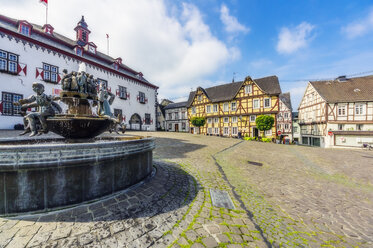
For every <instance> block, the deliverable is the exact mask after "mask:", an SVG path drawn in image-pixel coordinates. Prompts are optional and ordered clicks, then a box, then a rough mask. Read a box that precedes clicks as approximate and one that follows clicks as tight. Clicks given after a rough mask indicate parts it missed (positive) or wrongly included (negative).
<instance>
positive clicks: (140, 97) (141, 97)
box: [139, 91, 145, 103]
mask: <svg viewBox="0 0 373 248" xmlns="http://www.w3.org/2000/svg"><path fill="white" fill-rule="evenodd" d="M139 102H140V103H145V93H144V92H141V91H139Z"/></svg>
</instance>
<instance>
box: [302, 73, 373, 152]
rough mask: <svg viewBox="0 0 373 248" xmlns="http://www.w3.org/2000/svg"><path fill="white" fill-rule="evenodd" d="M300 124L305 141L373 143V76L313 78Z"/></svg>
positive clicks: (331, 144)
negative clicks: (329, 78)
mask: <svg viewBox="0 0 373 248" xmlns="http://www.w3.org/2000/svg"><path fill="white" fill-rule="evenodd" d="M299 125H300V127H301V140H300V141H301V143H302V144H304V145H311V146H320V147H362V146H363V145H364V144H373V76H366V77H356V78H346V77H339V78H337V79H335V80H329V81H316V82H309V84H308V85H307V88H306V91H305V94H304V96H303V98H302V101H301V104H300V106H299Z"/></svg>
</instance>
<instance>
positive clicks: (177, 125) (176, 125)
mask: <svg viewBox="0 0 373 248" xmlns="http://www.w3.org/2000/svg"><path fill="white" fill-rule="evenodd" d="M175 132H179V124H175Z"/></svg>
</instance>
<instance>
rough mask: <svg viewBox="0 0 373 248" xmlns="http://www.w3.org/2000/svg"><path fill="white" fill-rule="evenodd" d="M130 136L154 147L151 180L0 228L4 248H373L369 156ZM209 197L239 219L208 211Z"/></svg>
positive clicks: (3, 222) (175, 136) (1, 223)
mask: <svg viewBox="0 0 373 248" xmlns="http://www.w3.org/2000/svg"><path fill="white" fill-rule="evenodd" d="M128 134H130V135H131V134H133V135H149V136H154V137H156V145H157V147H156V149H155V151H154V158H155V168H156V170H157V172H156V173H155V175H154V177H152V178H150V179H148V180H147V181H146V182H144V183H143V184H141V185H139V186H137V187H136V188H133V189H131V190H127V191H124V192H120V193H118V194H116V195H114V196H111V197H108V198H105V199H102V200H99V201H96V202H93V203H90V204H85V205H80V206H78V207H75V208H69V209H65V210H60V211H55V212H51V213H49V214H39V215H29V216H18V217H8V218H4V217H3V218H0V247H217V246H220V247H272V246H273V247H278V246H282V247H373V243H372V240H373V233H372V230H373V219H372V216H373V214H372V210H373V204H372V199H373V195H372V194H373V186H372V182H373V180H372V178H373V173H372V172H373V163H372V158H373V153H372V152H369V151H359V150H330V149H329V150H325V149H317V148H308V147H298V146H284V145H274V144H263V143H257V142H249V141H240V140H237V139H227V138H219V137H208V136H202V135H191V134H181V133H180V134H179V133H164V132H154V133H145V132H137V133H135V132H129V133H128ZM12 135H14V132H13V133H12V132H6V133H1V132H0V136H2V137H5V136H12ZM248 161H251V162H257V163H262V164H263V165H262V166H259V165H258V164H255V163H254V164H249V163H248ZM209 189H220V190H225V191H227V192H228V193H229V194H230V196H231V198H232V200H233V202H234V204H235V207H236V209H235V210H228V209H225V208H217V207H214V206H212V204H211V199H210V195H209Z"/></svg>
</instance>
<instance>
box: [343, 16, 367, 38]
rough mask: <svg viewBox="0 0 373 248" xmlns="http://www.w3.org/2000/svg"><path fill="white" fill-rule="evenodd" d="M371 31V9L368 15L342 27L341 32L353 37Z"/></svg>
mask: <svg viewBox="0 0 373 248" xmlns="http://www.w3.org/2000/svg"><path fill="white" fill-rule="evenodd" d="M372 31H373V9H372V10H371V11H370V12H369V14H368V16H367V17H365V18H364V19H361V20H359V21H355V22H352V23H350V24H348V25H347V26H345V27H343V28H342V32H343V33H345V34H346V35H347V37H348V38H350V39H353V38H356V37H358V36H363V35H365V34H366V33H368V32H372Z"/></svg>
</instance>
